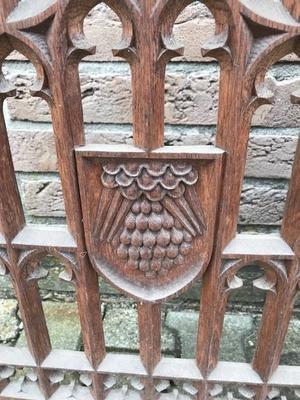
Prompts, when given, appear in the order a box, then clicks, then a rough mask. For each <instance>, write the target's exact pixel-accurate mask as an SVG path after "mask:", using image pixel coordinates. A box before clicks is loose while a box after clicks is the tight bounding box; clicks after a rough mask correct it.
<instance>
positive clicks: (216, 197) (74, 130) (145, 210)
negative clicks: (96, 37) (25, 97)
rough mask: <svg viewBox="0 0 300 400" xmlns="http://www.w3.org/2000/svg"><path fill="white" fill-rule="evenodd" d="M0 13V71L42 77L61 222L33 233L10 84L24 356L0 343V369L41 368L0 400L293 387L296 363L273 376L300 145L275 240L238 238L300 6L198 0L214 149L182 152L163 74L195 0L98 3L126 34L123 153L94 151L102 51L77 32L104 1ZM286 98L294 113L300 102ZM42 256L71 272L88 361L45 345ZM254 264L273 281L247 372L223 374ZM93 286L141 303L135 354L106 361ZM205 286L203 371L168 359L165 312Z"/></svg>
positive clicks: (0, 208) (0, 213) (13, 236)
mask: <svg viewBox="0 0 300 400" xmlns="http://www.w3.org/2000/svg"><path fill="white" fill-rule="evenodd" d="M2 3H3V4H1V5H0V60H1V62H3V61H4V60H5V58H6V57H7V56H8V55H9V54H10V53H11V52H12V51H13V50H18V51H19V52H21V53H22V54H24V55H25V56H26V57H27V58H29V60H30V61H31V62H32V63H33V64H34V66H35V68H36V72H37V81H36V83H35V85H34V87H33V89H32V95H34V96H39V97H41V98H43V99H45V100H46V101H47V102H48V104H49V107H50V110H51V115H52V122H53V130H54V137H55V143H56V152H57V158H58V167H59V173H60V177H61V181H62V187H63V194H64V201H65V209H66V217H67V224H66V226H64V227H57V226H47V227H40V226H34V225H33V226H32V225H27V224H26V222H25V218H24V213H23V210H22V205H21V201H20V195H19V193H18V188H17V183H16V178H15V174H14V169H13V164H12V158H11V152H10V148H9V142H8V138H7V132H6V126H5V121H4V117H3V111H2V108H3V101H4V99H6V98H7V97H8V96H11V95H14V88H13V87H12V86H11V85H10V84H9V83H8V82H6V81H5V79H4V77H3V75H2V74H1V75H0V97H1V112H0V147H1V153H0V184H1V191H0V263H1V270H2V271H3V270H4V273H6V274H9V275H10V277H11V278H12V281H13V284H14V287H15V291H16V295H17V299H18V303H19V307H20V310H21V313H22V318H23V321H24V327H25V331H26V336H27V342H28V350H27V349H21V350H20V349H11V348H7V347H5V346H0V366H4V367H6V366H11V367H16V368H33V369H34V371H35V372H36V374H37V378H38V382H37V383H32V384H30V386H28V391H29V392H28V393H29V394H28V396H27V394H26V393H24V392H21V391H20V390H19V389H18V386H16V383H14V382H12V381H10V378H9V376H6V377H5V378H4V379H3V380H0V398H1V399H21V398H22V399H27V397H28V400H30V399H32V398H34V396H35V397H37V398H39V399H42V398H44V399H49V398H52V399H54V400H55V399H61V398H62V397H63V396H64V395H63V394H62V393H63V391H64V387H63V385H62V384H57V385H53V383H51V380H50V375H51V374H52V373H53V371H55V370H60V371H67V372H76V373H87V374H89V375H90V377H91V381H92V384H91V386H90V387H89V388H85V389H84V393H83V394H81V395H78V397H77V398H78V399H81V398H82V399H85V400H86V399H90V398H91V396H93V398H94V399H95V400H104V399H105V398H106V397H107V394H108V393H109V390H105V378H106V376H107V375H110V374H115V375H118V376H121V375H122V376H123V375H124V376H125V377H128V376H135V377H137V378H139V379H140V380H141V384H140V385H138V386H139V389H138V396H140V397H142V398H143V399H144V400H154V399H156V398H159V397H160V395H159V390H158V383H159V381H160V380H165V379H167V380H172V381H174V380H175V381H177V380H178V381H184V382H185V383H191V382H192V383H193V389H191V391H190V393H189V396H190V398H191V399H197V400H200V399H201V400H204V399H205V400H206V399H211V398H212V397H213V396H214V393H215V391H216V390H217V391H218V388H217V389H216V387H215V386H214V385H215V384H236V385H237V386H238V387H240V386H241V385H246V388H245V387H243V388H242V389H241V388H240V389H241V391H242V392H243V391H244V394H245V393H246V392H247V393H246V395H247V396H248V398H250V397H251V398H255V399H256V400H266V399H267V396H268V394H269V392H270V390H271V389H272V387H284V386H286V387H292V388H299V387H300V383H299V382H300V366H298V367H284V366H279V360H280V355H281V351H282V347H283V344H284V339H285V336H286V332H287V329H288V325H289V321H290V318H291V315H292V311H293V306H294V302H295V299H296V295H297V293H298V290H299V286H300V284H299V282H300V273H299V256H300V184H299V182H300V147H299V145H298V149H297V152H296V156H295V162H294V166H293V173H292V177H291V182H290V187H289V194H288V198H287V202H286V210H285V214H284V219H283V223H282V229H281V232H280V235H277V236H274V235H255V236H253V235H239V234H237V223H238V211H239V203H240V196H241V188H242V183H243V179H244V171H245V163H246V156H247V147H248V139H249V129H250V125H251V119H252V116H253V113H254V111H255V110H256V109H257V108H258V107H259V106H260V105H262V104H270V103H271V102H272V93H270V92H269V90H268V89H267V88H266V86H265V84H264V78H265V74H266V71H267V70H268V69H269V68H270V67H271V65H272V64H273V63H274V62H276V61H277V60H279V59H280V58H282V57H284V56H286V55H288V54H290V53H293V52H296V53H298V54H299V44H300V22H299V19H300V6H299V2H298V1H296V0H282V1H275V0H239V1H237V0H205V1H204V3H205V4H206V5H207V7H208V8H209V9H210V10H211V11H212V13H213V15H214V17H215V20H216V34H215V37H214V38H213V39H212V41H211V42H210V43H208V44H207V45H205V46H204V49H203V54H204V55H207V56H209V57H214V58H216V59H217V60H218V61H219V63H220V66H221V78H220V93H219V111H218V126H217V138H216V144H215V145H214V146H182V147H176V146H175V147H168V146H164V92H165V68H166V64H167V62H168V61H170V60H171V58H173V57H175V56H178V55H181V54H182V52H183V49H182V48H180V47H178V46H177V45H176V43H175V42H174V40H173V37H172V29H173V26H174V23H175V20H176V18H177V17H178V15H179V14H180V12H181V11H182V10H184V8H185V7H186V6H187V5H188V4H190V3H191V0H106V1H105V3H106V4H107V5H108V6H109V7H110V8H112V9H113V10H114V11H115V12H116V13H117V14H118V16H119V17H120V20H121V22H122V26H123V39H122V42H121V43H120V45H119V46H118V47H117V48H116V49H114V50H113V52H114V54H115V55H116V56H121V57H123V58H125V60H126V61H128V62H129V64H130V66H131V71H132V88H133V137H134V144H133V145H130V146H129V145H126V146H125V145H124V146H110V145H103V146H101V145H96V144H90V145H86V144H85V137H84V126H83V113H82V104H81V93H80V83H79V74H78V64H79V62H80V60H81V59H82V58H83V57H84V56H86V55H89V54H92V53H93V52H94V50H95V49H94V47H93V46H91V45H90V44H88V43H87V42H86V40H85V37H84V33H83V22H84V19H85V17H86V15H87V14H88V13H89V11H90V10H91V9H92V8H93V7H94V6H96V5H97V4H99V3H100V0H99V1H98V0H40V1H38V2H37V1H35V0H26V1H22V2H20V1H17V0H6V1H5V2H2ZM291 95H292V101H293V102H294V103H299V102H300V101H299V99H300V92H296V93H294V94H291ZM47 254H51V255H53V256H55V257H57V258H58V259H59V260H60V261H62V262H63V263H64V265H65V268H66V272H65V274H64V277H65V279H67V280H68V281H70V283H71V284H74V286H75V289H76V295H77V304H78V310H79V316H80V322H81V327H82V334H83V342H84V352H70V351H64V350H63V349H60V350H52V348H51V343H50V339H49V334H48V330H47V324H46V320H45V317H44V314H43V309H42V303H41V299H40V297H39V291H38V286H37V280H38V279H39V278H41V277H42V276H43V274H44V271H43V270H41V268H40V267H39V262H40V260H41V259H42V258H43V257H44V256H46V255H47ZM249 263H256V264H258V265H259V266H260V267H261V268H262V270H263V272H264V276H263V277H262V278H260V279H259V280H256V281H254V282H253V285H254V286H255V287H256V288H258V289H260V290H264V291H266V301H265V304H264V311H263V317H262V323H261V327H260V329H259V333H258V338H257V346H256V351H255V355H254V359H253V362H252V365H248V364H240V363H226V362H222V361H220V360H219V349H220V343H221V337H222V329H223V321H224V315H225V312H226V307H227V303H228V298H229V296H230V293H231V292H232V291H233V290H235V289H237V288H239V287H241V286H242V284H243V282H242V281H241V279H239V278H238V276H237V274H238V272H239V271H240V270H241V269H242V268H243V267H245V266H246V265H248V264H249ZM98 274H101V275H102V276H103V277H104V278H105V279H106V280H107V281H109V282H110V283H111V284H113V285H114V286H115V287H117V288H118V289H119V290H121V291H122V292H123V293H125V294H126V295H127V296H130V297H132V298H133V299H134V300H135V301H136V302H137V312H138V321H139V323H138V329H139V342H140V354H139V355H138V356H134V355H124V354H123V355H121V354H106V350H105V339H104V334H103V326H102V315H101V308H100V306H101V302H100V296H99V288H98ZM199 279H202V280H203V285H202V287H203V289H202V295H201V306H200V307H201V310H200V314H201V315H200V317H201V318H200V319H199V321H200V322H199V333H198V339H197V354H196V357H195V360H184V359H182V360H179V359H168V358H162V357H161V349H160V347H161V346H160V339H161V327H160V325H161V303H162V302H164V301H166V300H167V299H169V298H171V297H174V296H178V295H180V294H181V293H182V292H183V291H185V290H187V288H188V287H190V286H191V285H192V284H193V283H194V282H195V281H196V280H199ZM100 295H101V294H100ZM70 334H72V333H71V332H70ZM111 393H112V392H111ZM133 393H134V394H133V395H132V396H135V394H137V391H135V392H133ZM52 395H53V397H52ZM26 396H27V397H26ZM130 397H131V395H130Z"/></svg>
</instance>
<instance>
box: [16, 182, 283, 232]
mask: <svg viewBox="0 0 300 400" xmlns="http://www.w3.org/2000/svg"><path fill="white" fill-rule="evenodd" d="M22 189H23V197H24V204H25V208H26V210H27V213H28V215H30V216H35V217H63V216H64V206H63V200H62V191H61V186H60V182H59V181H58V180H57V179H43V180H30V179H26V178H24V179H23V180H22ZM286 193H287V192H286V186H285V185H284V184H281V183H276V182H266V183H259V182H258V181H257V180H255V181H253V182H246V183H245V185H244V189H243V194H242V198H241V210H240V223H241V224H242V225H278V224H279V223H280V221H281V218H282V213H283V208H284V201H285V198H286Z"/></svg>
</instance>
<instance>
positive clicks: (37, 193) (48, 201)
mask: <svg viewBox="0 0 300 400" xmlns="http://www.w3.org/2000/svg"><path fill="white" fill-rule="evenodd" d="M21 187H22V192H23V193H24V194H23V198H24V200H23V201H24V208H25V211H26V213H28V214H29V215H31V216H35V217H64V216H65V211H64V201H63V194H62V188H61V183H60V181H59V180H58V179H38V180H27V181H22V185H21Z"/></svg>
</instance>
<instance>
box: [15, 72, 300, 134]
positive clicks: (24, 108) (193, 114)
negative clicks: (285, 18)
mask: <svg viewBox="0 0 300 400" xmlns="http://www.w3.org/2000/svg"><path fill="white" fill-rule="evenodd" d="M126 71H127V69H125V71H123V70H122V71H121V72H120V71H119V70H118V69H117V68H116V69H115V71H114V70H113V68H111V69H110V70H109V69H107V70H104V71H103V72H102V74H101V75H99V74H97V72H96V71H94V70H93V71H91V72H90V74H87V73H85V74H82V75H81V82H82V98H83V100H82V101H83V109H84V117H85V122H87V123H119V124H124V123H125V124H126V123H131V122H132V112H131V83H130V76H129V71H128V74H127V73H126ZM12 78H13V80H14V81H15V82H16V84H17V88H18V94H17V97H16V98H12V99H8V106H9V112H10V115H11V118H13V119H15V120H23V121H26V120H28V119H29V118H30V120H32V121H39V122H49V121H50V120H51V118H50V114H49V109H48V106H47V104H46V102H45V101H42V100H40V99H37V98H33V97H31V96H30V95H29V93H28V91H27V90H25V87H26V86H29V85H30V84H31V81H30V78H29V77H28V76H25V75H21V74H18V75H17V76H15V77H12ZM218 79H219V73H218V68H217V67H215V66H214V65H210V66H209V67H208V68H206V67H205V66H204V67H203V66H200V65H199V66H198V67H197V66H192V67H186V68H184V67H183V68H182V67H180V66H178V67H177V66H175V65H174V66H172V68H169V70H168V75H167V78H166V91H167V94H166V102H165V121H166V123H169V124H180V125H183V124H184V125H214V124H216V116H217V110H218ZM268 84H269V86H270V88H271V89H272V90H273V91H274V94H275V97H274V104H273V105H272V106H269V105H268V106H263V107H261V108H259V109H258V110H257V112H256V113H255V115H254V118H253V124H254V125H256V126H265V127H297V126H299V121H300V107H299V106H297V105H291V104H290V101H289V97H290V95H291V93H293V92H294V91H295V90H297V89H298V88H299V87H300V79H293V80H284V81H282V82H278V81H275V80H274V79H273V78H271V77H270V78H269V79H268Z"/></svg>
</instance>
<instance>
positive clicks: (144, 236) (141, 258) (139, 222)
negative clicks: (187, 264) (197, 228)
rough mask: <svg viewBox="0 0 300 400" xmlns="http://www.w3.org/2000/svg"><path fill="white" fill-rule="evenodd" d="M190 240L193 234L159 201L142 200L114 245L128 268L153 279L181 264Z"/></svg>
mask: <svg viewBox="0 0 300 400" xmlns="http://www.w3.org/2000/svg"><path fill="white" fill-rule="evenodd" d="M192 241H193V237H192V235H191V234H190V233H189V232H188V231H187V230H186V229H184V227H183V226H182V224H181V223H180V221H178V220H177V219H176V218H174V217H173V216H172V215H171V214H170V213H169V212H168V211H167V210H166V209H165V208H164V207H163V206H162V204H161V203H160V202H158V201H155V202H151V201H149V200H148V199H146V197H142V198H141V199H138V200H136V201H135V202H134V203H133V205H132V207H131V210H130V212H129V214H128V215H127V217H126V219H125V223H124V229H123V231H122V233H121V235H120V237H119V239H118V240H117V241H116V242H115V243H114V245H115V246H116V247H117V254H118V256H119V257H120V258H121V259H122V260H124V261H126V267H127V268H128V269H130V270H140V271H143V272H144V273H145V274H146V276H147V277H155V276H156V275H157V274H160V275H165V274H167V273H168V271H169V270H170V268H172V267H173V266H178V265H182V264H183V263H184V257H185V256H187V255H188V254H189V253H190V251H191V249H192Z"/></svg>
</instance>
